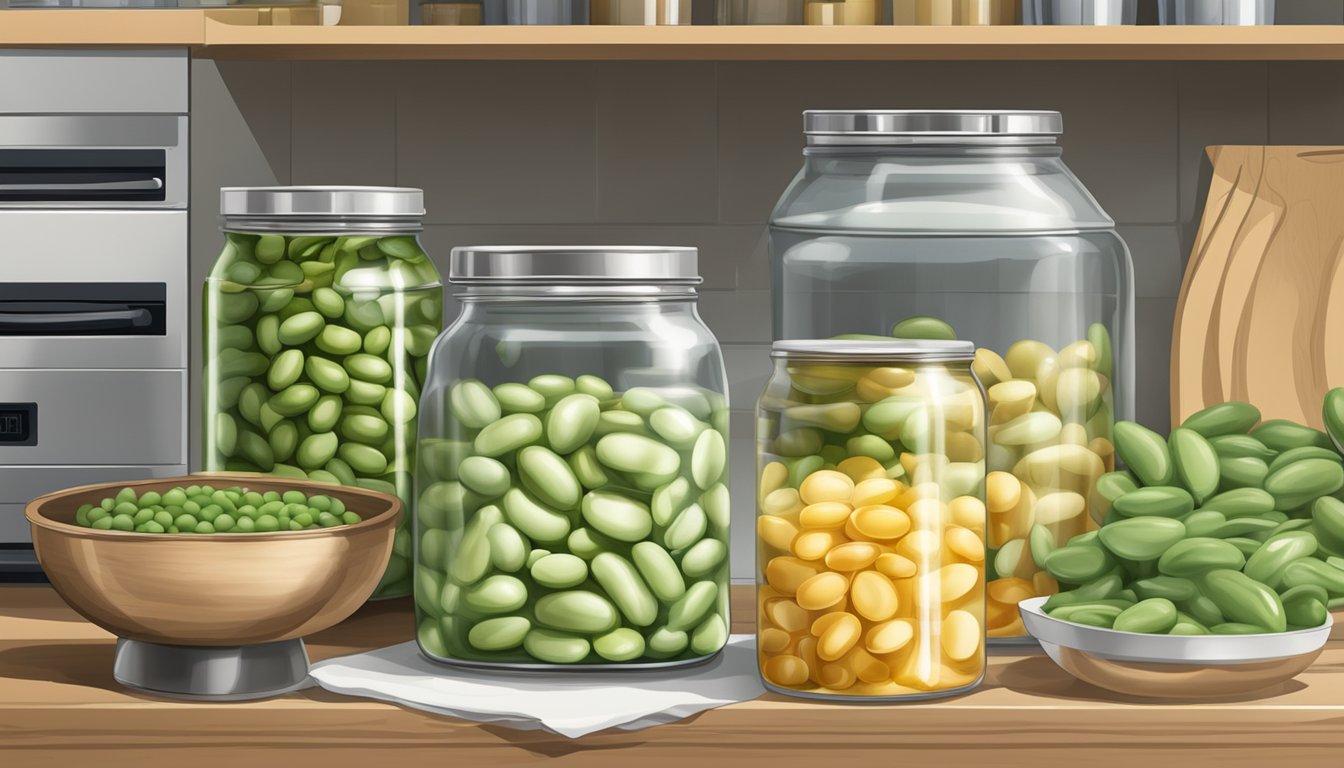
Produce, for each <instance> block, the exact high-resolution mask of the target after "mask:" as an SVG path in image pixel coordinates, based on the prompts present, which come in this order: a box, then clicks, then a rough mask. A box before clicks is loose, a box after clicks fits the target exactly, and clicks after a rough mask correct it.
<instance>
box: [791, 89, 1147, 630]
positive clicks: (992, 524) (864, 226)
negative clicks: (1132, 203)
mask: <svg viewBox="0 0 1344 768" xmlns="http://www.w3.org/2000/svg"><path fill="white" fill-rule="evenodd" d="M804 126H805V131H806V134H807V146H806V148H805V149H804V152H803V154H804V160H803V169H802V170H801V171H800V172H799V173H798V175H797V176H796V177H795V178H794V180H793V183H792V184H790V185H789V187H788V189H787V190H786V191H785V192H784V195H783V197H782V198H781V199H780V201H779V203H778V205H777V206H776V208H775V210H774V212H773V213H772V214H771V220H770V246H769V248H770V260H771V269H772V279H773V287H774V291H773V300H774V307H773V309H774V336H775V338H776V339H811V338H826V337H834V336H852V335H858V336H859V337H863V338H869V337H874V336H882V337H887V338H889V337H893V336H894V337H901V338H922V339H954V338H961V339H968V340H970V341H973V342H974V343H975V344H976V346H977V347H978V350H977V352H976V361H975V372H976V374H977V375H978V377H979V379H980V381H981V383H982V384H983V385H984V387H985V389H986V391H987V394H988V400H989V421H988V423H989V426H988V435H987V436H988V440H987V443H986V452H985V457H984V459H985V461H986V470H987V473H988V474H987V487H986V494H987V496H986V501H987V504H988V509H989V526H988V529H987V533H988V540H989V546H990V557H989V560H988V561H987V567H988V571H989V578H990V583H989V600H990V603H989V605H990V608H989V612H988V614H987V617H986V618H987V629H988V631H989V634H990V636H991V637H993V638H1010V637H1020V636H1023V635H1024V634H1025V632H1024V629H1023V627H1022V625H1021V623H1020V620H1019V619H1018V617H1017V611H1016V604H1017V602H1018V601H1019V600H1021V599H1024V598H1026V597H1031V596H1034V595H1043V594H1051V593H1053V592H1055V591H1057V590H1058V589H1059V588H1060V585H1059V584H1057V583H1055V581H1054V580H1053V579H1052V578H1051V577H1050V576H1049V575H1048V574H1047V573H1045V572H1044V571H1043V570H1042V569H1041V567H1040V562H1039V557H1040V556H1039V555H1033V552H1035V551H1040V550H1041V547H1039V546H1038V547H1033V546H1032V544H1031V542H1032V540H1033V538H1037V539H1039V540H1040V541H1042V542H1043V541H1045V540H1046V539H1053V540H1054V541H1055V542H1056V543H1058V544H1063V543H1064V542H1066V541H1067V540H1068V539H1069V538H1071V537H1072V536H1075V535H1078V534H1081V533H1085V532H1086V531H1088V530H1090V529H1093V528H1095V527H1097V525H1098V524H1099V523H1100V522H1101V521H1100V520H1099V519H1097V518H1098V514H1097V513H1098V512H1099V510H1100V507H1094V505H1093V503H1092V498H1091V495H1092V490H1093V484H1094V482H1095V481H1096V479H1097V478H1098V477H1099V476H1100V475H1101V474H1102V473H1104V472H1107V471H1110V470H1112V469H1114V466H1115V452H1114V447H1113V445H1112V443H1111V436H1112V427H1113V424H1114V421H1115V419H1116V418H1132V414H1133V404H1134V350H1133V338H1134V314H1133V312H1134V299H1133V293H1132V291H1133V283H1134V278H1133V268H1132V266H1131V264H1130V258H1129V251H1128V249H1127V248H1126V247H1125V243H1124V242H1123V241H1122V240H1121V239H1120V237H1119V236H1118V235H1117V234H1116V232H1115V224H1114V222H1113V221H1112V220H1111V218H1110V217H1109V216H1107V215H1106V213H1105V212H1104V211H1103V210H1102V209H1101V206H1100V205H1099V204H1098V203H1097V201H1096V200H1095V199H1094V198H1093V197H1092V196H1091V195H1090V194H1089V193H1088V192H1087V190H1086V189H1085V188H1084V187H1083V185H1082V184H1081V183H1080V182H1079V181H1078V179H1077V178H1076V177H1075V176H1074V175H1073V173H1072V172H1070V171H1069V169H1068V168H1067V167H1066V166H1065V165H1064V162H1063V159H1062V155H1061V150H1060V147H1059V146H1058V144H1057V140H1058V138H1059V136H1060V134H1061V132H1062V129H1063V123H1062V119H1061V117H1060V115H1059V113H1057V112H1011V111H963V112H937V111H934V112H927V111H926V112H913V111H888V110H873V111H868V110H858V111H810V112H807V113H805V114H804ZM879 395H881V392H879V391H873V392H871V393H869V396H868V397H867V399H866V400H865V402H867V403H877V402H879V401H880V399H881V398H880V397H879ZM873 407H876V406H873ZM879 437H880V438H881V439H883V440H884V441H885V443H884V444H886V445H888V449H889V450H891V451H893V452H894V453H895V455H897V456H900V455H902V453H903V452H907V451H914V450H915V447H914V446H911V445H907V444H906V441H905V438H904V432H903V430H902V429H900V428H898V426H897V425H892V426H891V428H890V429H888V430H887V431H886V432H884V433H883V434H882V435H880V436H879Z"/></svg>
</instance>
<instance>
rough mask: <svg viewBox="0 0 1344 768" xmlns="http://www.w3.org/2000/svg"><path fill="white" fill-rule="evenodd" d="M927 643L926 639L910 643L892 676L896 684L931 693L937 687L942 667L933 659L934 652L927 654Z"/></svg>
mask: <svg viewBox="0 0 1344 768" xmlns="http://www.w3.org/2000/svg"><path fill="white" fill-rule="evenodd" d="M927 642H928V640H926V639H923V638H920V637H916V638H915V640H914V641H913V642H912V643H911V646H912V647H911V649H910V651H909V652H908V654H907V655H906V656H905V658H904V659H903V660H902V663H901V665H900V666H899V667H898V668H897V669H896V670H895V671H894V673H893V675H892V676H893V678H894V679H895V680H896V682H898V683H900V684H901V685H904V686H906V687H908V688H914V689H916V690H920V691H931V690H934V689H936V688H938V687H939V685H938V679H939V677H940V674H941V671H942V670H941V666H942V665H941V664H939V663H938V660H937V659H936V658H934V657H935V656H937V655H938V654H937V653H936V652H935V653H929V652H928V649H927V648H926V643H927Z"/></svg>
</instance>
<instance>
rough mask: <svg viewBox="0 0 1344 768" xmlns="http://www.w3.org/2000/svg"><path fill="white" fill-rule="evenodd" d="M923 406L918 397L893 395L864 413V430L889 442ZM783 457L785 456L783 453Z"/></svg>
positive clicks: (897, 435) (898, 434)
mask: <svg viewBox="0 0 1344 768" xmlns="http://www.w3.org/2000/svg"><path fill="white" fill-rule="evenodd" d="M923 406H924V403H923V401H922V400H921V399H919V398H916V397H906V396H901V395H893V396H892V397H888V398H886V399H883V400H879V401H878V402H876V403H874V404H873V405H871V406H869V407H868V410H867V412H865V413H864V415H863V428H864V429H866V430H868V431H869V432H871V433H873V435H875V436H878V437H879V438H886V439H888V440H889V439H893V438H896V437H899V436H900V434H901V430H902V429H903V428H904V426H905V422H906V421H908V420H909V418H910V416H911V415H913V414H914V413H915V412H917V411H919V410H921V409H922V408H923ZM818 436H820V435H818ZM780 437H781V438H782V437H783V435H782V434H781V435H780ZM808 452H809V453H811V452H814V451H808ZM781 455H784V454H782V453H781ZM874 458H877V457H874ZM879 461H881V459H879Z"/></svg>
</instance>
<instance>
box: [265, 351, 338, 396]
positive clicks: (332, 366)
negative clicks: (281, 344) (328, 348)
mask: <svg viewBox="0 0 1344 768" xmlns="http://www.w3.org/2000/svg"><path fill="white" fill-rule="evenodd" d="M290 352H295V353H298V350H296V349H295V350H289V351H288V352H285V353H284V354H289V353H290ZM303 372H304V374H306V375H307V376H308V380H309V381H311V382H313V384H315V385H317V387H318V388H319V389H321V390H323V391H325V392H331V393H333V394H337V395H339V394H343V393H344V392H345V391H346V390H348V389H350V375H349V374H347V373H346V372H345V369H344V368H342V367H341V366H340V364H338V363H334V362H332V361H330V360H328V359H326V358H324V357H318V356H316V355H314V356H312V357H309V358H308V359H307V361H306V362H305V363H304V366H303ZM273 388H274V387H273Z"/></svg>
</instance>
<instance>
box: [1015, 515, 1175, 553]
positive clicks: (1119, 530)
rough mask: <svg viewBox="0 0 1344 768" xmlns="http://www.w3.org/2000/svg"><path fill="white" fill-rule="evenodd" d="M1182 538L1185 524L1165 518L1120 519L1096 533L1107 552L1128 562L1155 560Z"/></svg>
mask: <svg viewBox="0 0 1344 768" xmlns="http://www.w3.org/2000/svg"><path fill="white" fill-rule="evenodd" d="M1038 527H1040V526H1038ZM1047 533H1048V531H1047ZM1185 536H1186V529H1185V525H1184V524H1182V523H1181V521H1179V520H1173V519H1170V518H1167V517H1135V518H1131V519H1127V520H1120V521H1118V522H1114V523H1111V524H1110V525H1106V526H1103V527H1102V528H1101V531H1100V532H1099V537H1100V539H1101V542H1102V544H1104V545H1106V548H1107V549H1109V550H1110V551H1112V552H1114V553H1115V554H1116V555H1118V556H1120V557H1123V558H1127V559H1130V560H1155V559H1157V558H1159V557H1161V556H1162V553H1164V552H1166V551H1167V549H1168V548H1170V547H1171V546H1172V545H1173V544H1175V543H1176V542H1178V541H1181V540H1182V539H1184V538H1185ZM1038 562H1039V561H1038Z"/></svg>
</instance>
